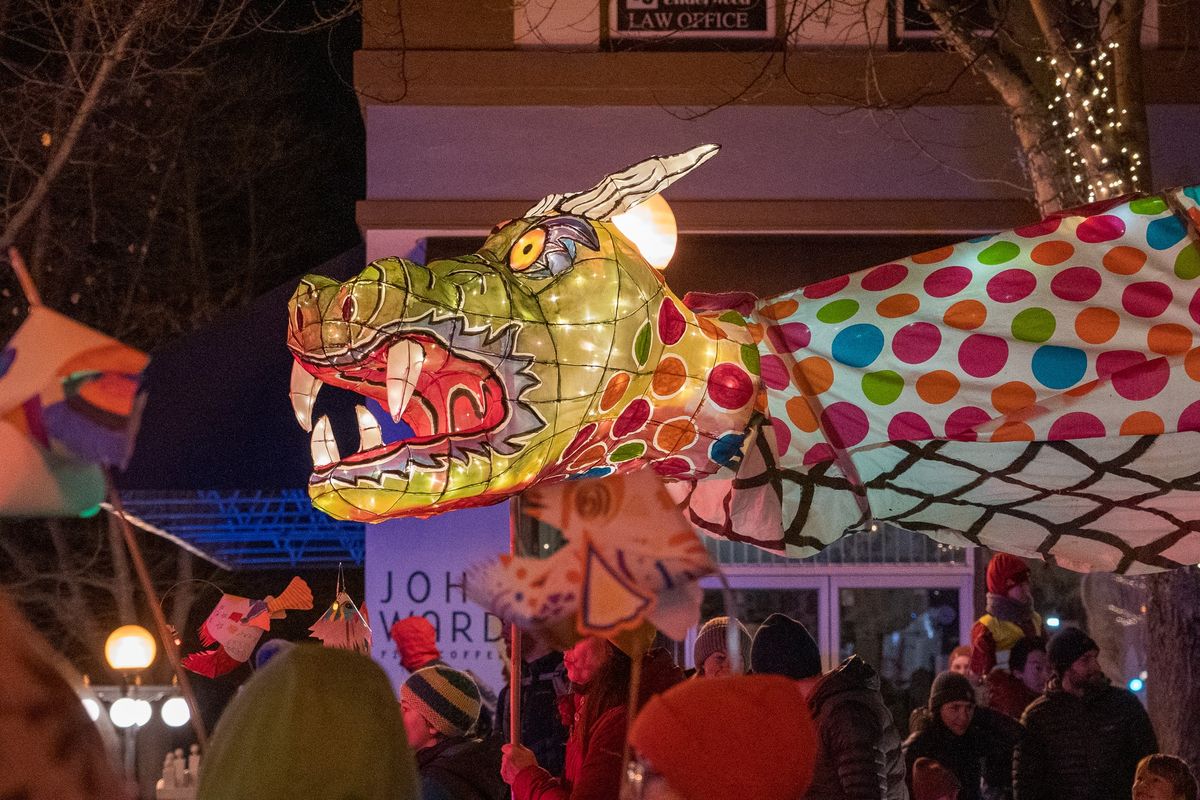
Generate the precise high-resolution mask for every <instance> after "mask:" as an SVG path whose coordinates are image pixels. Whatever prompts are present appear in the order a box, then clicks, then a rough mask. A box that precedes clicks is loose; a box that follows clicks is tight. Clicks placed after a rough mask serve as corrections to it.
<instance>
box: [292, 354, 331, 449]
mask: <svg viewBox="0 0 1200 800" xmlns="http://www.w3.org/2000/svg"><path fill="white" fill-rule="evenodd" d="M324 385H325V384H324V383H322V382H321V380H320V379H319V378H314V377H313V376H312V375H311V374H310V373H309V371H308V370H306V369H305V368H304V367H302V366H300V362H299V361H296V360H294V359H293V361H292V387H291V389H290V390H289V392H288V394H289V395H291V398H292V411H293V412H295V414H296V421H297V422H299V423H300V427H301V428H304V430H306V431H312V410H313V404H314V403H316V402H317V392H319V391H321V387H322V386H324Z"/></svg>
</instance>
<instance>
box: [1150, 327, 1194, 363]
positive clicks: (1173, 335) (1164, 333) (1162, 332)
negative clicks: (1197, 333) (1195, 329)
mask: <svg viewBox="0 0 1200 800" xmlns="http://www.w3.org/2000/svg"><path fill="white" fill-rule="evenodd" d="M1146 347H1147V348H1148V349H1149V350H1150V352H1152V353H1158V354H1159V355H1161V356H1174V355H1179V354H1180V353H1186V352H1187V351H1188V350H1191V349H1192V331H1191V329H1190V328H1186V327H1184V326H1183V325H1176V324H1173V323H1167V324H1163V325H1155V326H1154V327H1153V328H1151V329H1150V331H1149V332H1148V333H1147V334H1146Z"/></svg>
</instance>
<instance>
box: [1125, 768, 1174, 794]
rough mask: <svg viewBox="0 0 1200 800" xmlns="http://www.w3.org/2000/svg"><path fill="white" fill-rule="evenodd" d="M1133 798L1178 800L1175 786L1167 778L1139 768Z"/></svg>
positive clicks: (1134, 781) (1134, 780)
mask: <svg viewBox="0 0 1200 800" xmlns="http://www.w3.org/2000/svg"><path fill="white" fill-rule="evenodd" d="M1133 800H1177V798H1176V796H1175V787H1173V786H1172V785H1171V782H1170V781H1169V780H1167V779H1166V778H1161V777H1159V776H1158V775H1154V774H1151V772H1150V770H1148V769H1139V770H1138V771H1137V775H1135V776H1134V779H1133Z"/></svg>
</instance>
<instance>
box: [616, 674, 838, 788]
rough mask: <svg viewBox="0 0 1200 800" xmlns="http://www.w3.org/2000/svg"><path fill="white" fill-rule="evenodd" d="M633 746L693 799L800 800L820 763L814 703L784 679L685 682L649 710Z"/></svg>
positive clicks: (762, 677) (632, 736) (635, 726)
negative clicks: (811, 709) (812, 712)
mask: <svg viewBox="0 0 1200 800" xmlns="http://www.w3.org/2000/svg"><path fill="white" fill-rule="evenodd" d="M629 742H630V744H632V745H633V746H634V747H635V748H636V749H637V751H638V752H639V753H640V754H641V756H642V758H644V759H645V760H646V761H648V762H649V763H650V765H651V766H653V768H654V769H655V770H656V771H657V772H659V773H660V774H661V775H662V776H663V777H664V778H665V779H666V781H667V783H669V784H670V785H671V788H673V789H674V790H675V791H677V792H679V793H680V794H682V795H683V796H684V797H686V798H687V800H729V798H731V797H753V798H754V800H799V798H800V797H801V796H802V795H803V794H804V792H805V790H807V789H808V785H809V783H810V782H811V781H812V773H813V764H814V762H815V761H816V757H817V731H816V728H815V727H814V726H813V722H812V717H811V716H810V714H809V711H808V704H807V703H806V702H805V701H804V697H803V695H801V694H800V689H799V687H798V686H797V685H796V683H795V681H792V680H789V679H788V678H784V677H782V676H779V675H735V676H731V677H728V678H702V679H699V680H691V681H685V682H683V683H681V684H679V685H677V686H675V687H674V688H672V689H669V690H667V691H666V692H664V693H663V694H660V695H656V696H655V697H654V698H653V699H651V700H650V702H649V703H647V704H646V707H645V708H643V709H642V712H641V713H640V714H638V717H637V719H636V720H635V721H634V723H633V729H632V731H631V732H630V735H629Z"/></svg>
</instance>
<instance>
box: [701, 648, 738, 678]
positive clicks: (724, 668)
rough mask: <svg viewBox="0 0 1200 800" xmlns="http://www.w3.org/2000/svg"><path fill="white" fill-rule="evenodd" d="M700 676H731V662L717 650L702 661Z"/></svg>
mask: <svg viewBox="0 0 1200 800" xmlns="http://www.w3.org/2000/svg"><path fill="white" fill-rule="evenodd" d="M701 674H702V675H704V677H706V678H724V677H725V676H727V675H732V674H733V662H732V661H731V660H730V659H729V656H727V655H726V654H725V653H722V652H720V651H719V650H718V651H717V652H715V653H713V654H711V655H710V656H709V657H708V658H706V659H704V663H703V664H702V665H701Z"/></svg>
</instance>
